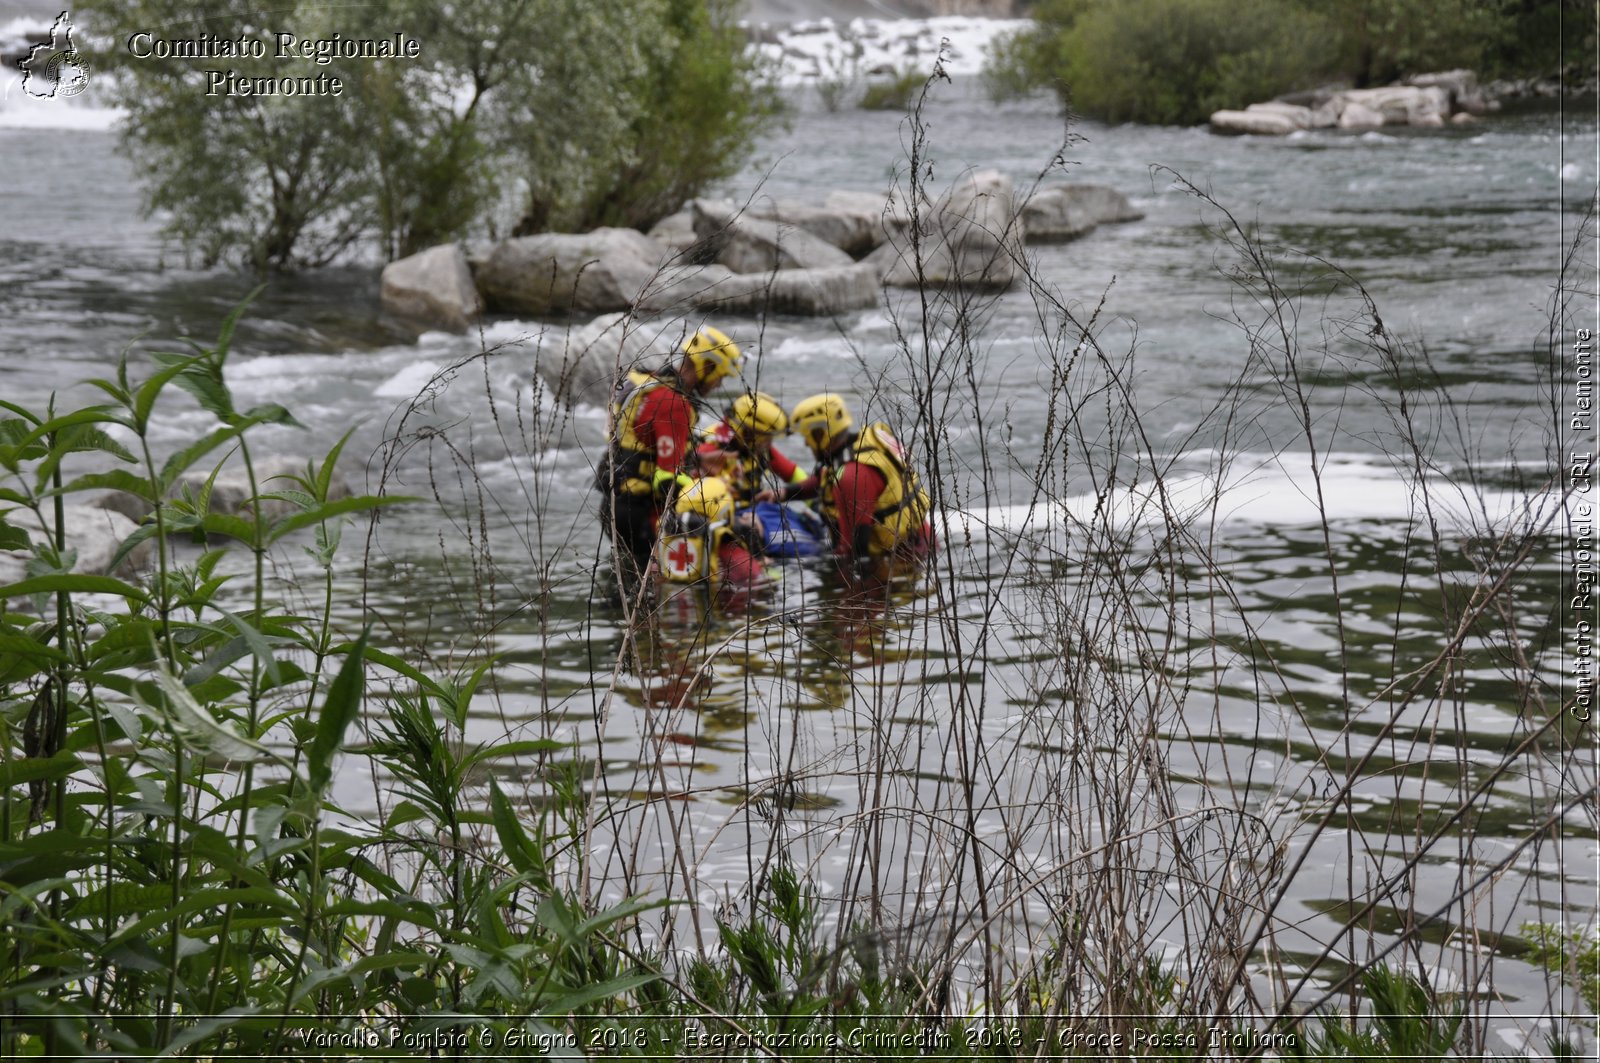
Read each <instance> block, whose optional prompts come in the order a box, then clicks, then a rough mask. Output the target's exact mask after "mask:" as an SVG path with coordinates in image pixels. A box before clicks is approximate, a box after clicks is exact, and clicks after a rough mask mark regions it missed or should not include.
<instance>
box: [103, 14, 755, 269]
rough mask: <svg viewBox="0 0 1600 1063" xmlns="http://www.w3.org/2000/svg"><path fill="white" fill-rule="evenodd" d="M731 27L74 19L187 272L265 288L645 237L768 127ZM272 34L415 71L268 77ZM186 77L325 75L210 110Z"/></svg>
mask: <svg viewBox="0 0 1600 1063" xmlns="http://www.w3.org/2000/svg"><path fill="white" fill-rule="evenodd" d="M733 12H734V5H733V4H732V2H731V0H712V2H710V3H707V2H705V0H643V2H641V0H602V2H584V3H578V2H570V0H517V2H515V3H509V4H501V3H489V2H486V0H485V2H474V3H464V4H450V5H444V4H439V3H434V2H432V0H384V2H382V3H373V4H358V5H346V6H341V7H329V6H327V5H325V4H314V3H298V4H291V5H289V6H288V7H281V6H280V7H277V8H274V9H273V13H272V19H271V21H270V24H264V23H263V22H262V21H261V13H260V8H259V6H258V5H253V4H250V3H247V2H243V0H230V2H229V3H225V4H205V5H198V6H197V5H195V4H194V3H192V2H190V0H140V2H138V3H129V4H120V3H107V4H103V5H100V6H98V7H96V8H95V10H94V20H95V25H96V28H97V30H103V32H104V35H105V36H106V38H108V39H109V40H111V41H112V42H114V46H113V47H111V48H110V49H109V50H108V51H106V52H104V53H100V54H96V55H94V56H93V57H92V61H93V62H94V64H95V65H96V68H97V69H106V68H110V69H114V70H116V71H118V72H119V74H120V78H119V79H118V81H117V82H116V83H117V84H118V85H119V87H120V91H119V93H118V103H119V105H120V106H122V107H124V108H126V110H127V112H128V117H127V120H126V124H125V126H124V138H125V144H126V147H127V150H128V152H129V154H130V155H131V157H132V158H133V160H134V162H135V163H136V164H137V167H138V169H139V172H140V174H141V176H142V178H143V179H144V181H145V187H146V197H147V204H148V207H149V209H150V210H151V211H154V212H159V213H160V214H161V215H162V217H163V218H164V219H165V220H166V231H167V234H168V235H169V236H171V237H173V238H174V239H176V240H177V241H178V242H179V243H180V244H181V245H182V246H183V247H184V249H185V250H186V251H187V252H189V253H190V254H191V255H192V256H193V257H194V258H195V259H196V260H198V261H199V262H200V263H201V264H202V265H208V266H209V265H213V264H215V263H218V262H227V263H229V264H234V265H242V266H245V267H247V268H251V269H255V270H280V271H281V270H289V269H297V268H306V267H314V266H320V265H325V264H327V263H329V262H331V261H334V260H335V259H337V258H339V257H340V256H341V255H344V254H347V253H348V252H350V251H352V250H362V251H366V252H368V253H370V251H372V250H377V251H378V252H379V253H380V254H381V255H382V256H383V257H385V258H398V257H402V256H404V255H408V254H411V253H412V252H415V251H419V250H422V249H424V248H427V247H431V246H433V245H436V244H439V243H444V242H447V241H450V240H453V239H458V238H461V237H463V236H467V235H474V234H481V233H491V234H493V233H499V234H500V235H509V234H513V233H515V234H526V233H532V232H542V231H557V232H580V231H587V230H589V229H592V228H595V227H597V226H602V225H624V226H648V225H649V224H650V223H651V222H654V221H656V220H657V219H659V218H661V217H663V216H664V215H666V214H668V213H670V212H672V211H674V210H677V209H678V208H679V207H680V206H681V205H682V204H683V202H684V201H685V200H686V199H688V198H690V197H692V196H694V195H695V194H697V193H698V192H699V191H700V190H702V189H703V188H705V187H706V185H707V184H709V183H710V182H711V181H714V180H716V179H718V178H721V177H724V176H726V175H728V174H730V173H732V172H734V171H735V170H737V169H738V168H739V167H740V166H742V165H743V164H744V162H745V151H746V149H747V147H748V145H749V143H750V141H751V139H752V138H753V137H754V136H755V135H756V134H757V132H758V131H759V130H761V129H762V128H763V127H764V125H765V124H766V123H767V122H768V121H769V120H770V119H771V118H772V117H773V116H774V114H775V113H776V111H775V101H776V97H775V96H774V94H773V92H772V91H771V89H770V87H768V86H767V84H766V82H765V80H764V79H763V78H762V77H761V75H760V71H759V70H758V69H757V65H756V62H755V60H754V59H753V58H752V57H751V56H750V54H749V53H748V51H747V50H746V48H745V40H744V36H743V34H742V33H740V32H739V31H738V29H737V28H736V27H735V26H734V25H733V17H732V16H733ZM280 32H286V33H292V34H293V35H295V37H296V38H297V40H298V41H301V42H311V43H313V44H315V43H316V42H319V41H332V40H333V38H334V37H336V36H337V37H338V38H340V39H342V40H344V41H358V40H362V39H367V40H377V41H392V40H394V39H395V38H396V35H397V34H399V35H402V36H403V37H404V38H407V39H409V40H410V41H412V42H414V43H415V44H416V55H415V56H414V57H413V58H391V59H342V58H340V59H336V61H334V62H332V63H331V64H330V63H329V62H328V61H327V60H326V59H318V58H314V57H307V56H306V55H305V54H304V49H303V47H301V48H300V50H297V51H295V52H293V53H292V54H291V55H290V56H289V57H287V58H285V57H283V56H281V55H280V54H279V51H278V43H279V42H278V38H277V36H276V35H277V34H278V33H280ZM139 33H144V34H148V35H152V36H153V37H155V38H159V39H161V40H166V39H168V38H175V39H177V41H178V42H179V46H180V47H181V46H182V45H183V44H185V43H189V44H191V45H192V42H194V41H195V40H197V39H199V38H200V37H201V36H202V35H209V36H210V38H214V39H219V40H221V41H223V42H224V43H225V44H231V43H232V42H234V41H238V40H242V41H245V42H247V44H252V45H255V44H259V45H260V46H261V48H262V52H261V54H259V55H254V54H248V53H247V54H244V55H232V54H229V55H226V56H225V57H223V58H210V59H206V58H200V59H194V58H190V59H179V58H163V57H162V56H161V54H160V53H159V52H157V53H156V54H155V55H154V56H153V57H151V56H149V55H148V54H147V56H146V57H145V58H140V57H138V56H137V55H136V54H135V53H134V52H133V50H132V49H130V48H125V47H123V44H124V42H126V41H128V40H129V39H130V38H131V37H132V36H133V35H134V34H139ZM154 47H155V46H154V44H153V43H151V44H150V45H148V46H143V51H144V52H145V53H149V52H151V51H152V50H153V49H154ZM191 54H193V53H191ZM200 54H202V55H204V54H206V53H204V52H202V53H200ZM204 67H226V68H228V69H230V70H232V71H234V72H236V73H237V75H238V78H240V79H249V78H255V77H261V78H271V79H283V78H293V77H299V76H309V77H316V76H317V75H323V74H328V73H329V72H332V73H334V74H336V75H337V76H338V77H339V79H340V81H341V85H342V88H341V91H340V93H339V94H338V95H337V96H334V95H328V94H323V95H292V96H291V95H273V96H261V95H254V94H251V95H243V94H236V93H220V94H213V93H208V91H207V82H206V81H205V80H204V70H203V69H202V68H204Z"/></svg>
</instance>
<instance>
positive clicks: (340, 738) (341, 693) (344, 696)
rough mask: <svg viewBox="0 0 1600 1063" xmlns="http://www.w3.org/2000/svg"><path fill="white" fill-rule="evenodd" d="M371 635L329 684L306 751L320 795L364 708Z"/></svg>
mask: <svg viewBox="0 0 1600 1063" xmlns="http://www.w3.org/2000/svg"><path fill="white" fill-rule="evenodd" d="M369 634H371V630H370V629H368V630H366V631H363V632H362V633H361V637H360V638H359V639H357V640H356V644H355V646H354V647H352V648H351V650H350V652H349V654H347V655H346V657H345V660H344V664H343V665H342V666H341V667H340V668H339V674H338V675H337V676H335V677H334V679H333V683H332V685H331V686H329V687H328V697H327V700H326V701H324V702H323V704H322V715H321V717H320V718H319V719H318V720H317V735H316V738H315V739H314V740H313V741H312V743H311V748H310V749H308V750H307V751H306V770H307V772H308V776H309V779H310V783H311V791H312V793H314V794H316V795H318V796H319V797H320V796H321V795H322V792H323V791H324V790H326V789H327V786H328V781H329V780H330V779H331V778H332V777H333V758H334V756H335V755H336V754H337V753H338V752H339V747H340V746H341V745H342V744H343V743H344V733H345V731H346V730H347V729H348V728H349V726H350V723H351V721H352V720H354V719H355V718H356V714H357V713H358V712H359V711H360V710H361V697H362V693H363V687H364V683H363V676H364V675H365V663H366V658H365V652H366V648H367V637H368V635H369Z"/></svg>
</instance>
